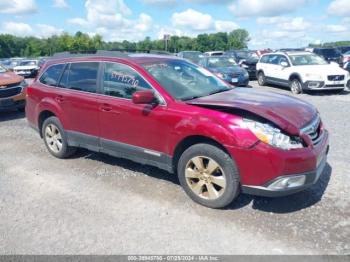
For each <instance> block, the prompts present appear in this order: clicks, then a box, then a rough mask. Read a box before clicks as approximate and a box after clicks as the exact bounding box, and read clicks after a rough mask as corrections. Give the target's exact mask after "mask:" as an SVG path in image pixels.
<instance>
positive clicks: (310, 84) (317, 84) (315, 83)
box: [308, 82, 320, 88]
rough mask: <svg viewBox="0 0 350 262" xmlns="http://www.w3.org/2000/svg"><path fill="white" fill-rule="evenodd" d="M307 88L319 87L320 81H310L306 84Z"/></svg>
mask: <svg viewBox="0 0 350 262" xmlns="http://www.w3.org/2000/svg"><path fill="white" fill-rule="evenodd" d="M308 87H309V88H319V87H320V82H310V83H309V85H308Z"/></svg>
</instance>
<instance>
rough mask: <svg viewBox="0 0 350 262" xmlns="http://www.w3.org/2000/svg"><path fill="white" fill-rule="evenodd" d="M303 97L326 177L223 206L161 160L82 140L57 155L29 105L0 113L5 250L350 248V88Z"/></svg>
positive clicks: (0, 219)
mask: <svg viewBox="0 0 350 262" xmlns="http://www.w3.org/2000/svg"><path fill="white" fill-rule="evenodd" d="M252 86H253V87H254V88H259V89H264V90H266V91H273V92H279V93H286V94H289V92H288V91H286V90H283V89H278V88H272V87H264V88H261V87H257V84H256V83H255V82H252ZM299 97H300V98H301V99H304V100H307V101H309V102H311V103H312V104H314V105H315V106H317V107H318V109H319V111H320V112H321V115H322V117H323V119H324V122H325V124H326V126H327V128H328V129H329V131H330V133H331V151H330V155H329V161H328V166H327V168H326V170H325V172H324V173H323V175H322V177H321V179H320V181H319V182H318V184H316V185H315V186H314V187H312V188H310V189H309V190H307V191H305V192H301V193H298V194H296V195H292V196H289V197H283V198H276V199H270V198H262V197H252V196H248V195H241V196H240V197H239V198H238V200H237V201H236V202H235V203H233V204H232V205H231V206H229V207H228V208H226V209H224V210H212V209H208V208H205V207H202V206H199V205H197V204H195V203H194V202H192V201H191V200H190V199H189V198H188V197H187V196H186V195H185V194H184V192H183V191H182V189H181V187H180V186H179V184H178V181H177V179H176V177H175V176H174V175H171V174H169V173H166V172H164V171H161V170H159V169H157V168H153V167H150V166H143V165H139V164H136V163H133V162H130V161H126V160H122V159H117V158H113V157H109V156H106V155H102V154H95V153H91V152H88V151H84V150H81V151H80V152H79V154H78V155H77V156H75V157H74V158H71V159H68V160H58V159H55V158H53V157H52V156H50V155H49V154H48V152H47V150H46V148H45V146H44V144H43V142H42V141H41V140H40V138H39V136H38V135H37V133H35V131H33V130H32V129H30V128H29V127H28V126H27V122H26V120H25V118H24V115H23V114H21V113H17V112H8V113H0V137H1V140H0V145H1V151H0V254H349V253H350V241H349V239H350V200H349V196H350V183H349V182H350V171H349V168H348V167H349V158H350V150H349V148H350V140H349V137H350V121H349V120H350V118H349V113H350V93H349V92H347V91H344V92H343V93H341V94H330V93H327V94H303V95H300V96H299Z"/></svg>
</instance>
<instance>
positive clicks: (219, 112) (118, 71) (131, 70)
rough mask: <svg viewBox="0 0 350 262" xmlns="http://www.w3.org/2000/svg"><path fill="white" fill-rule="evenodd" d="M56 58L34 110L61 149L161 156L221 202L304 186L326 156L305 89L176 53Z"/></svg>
mask: <svg viewBox="0 0 350 262" xmlns="http://www.w3.org/2000/svg"><path fill="white" fill-rule="evenodd" d="M56 58H57V59H55V60H50V61H48V62H47V63H46V64H45V66H44V67H43V69H42V71H41V73H40V74H39V77H38V78H37V80H36V81H34V83H33V84H32V85H31V86H30V87H28V90H27V106H26V114H27V119H28V122H29V123H30V125H31V126H32V127H34V128H35V129H36V130H38V132H39V134H40V136H41V137H42V138H43V140H44V142H45V145H46V147H47V149H48V151H49V152H50V153H51V154H52V155H53V156H55V157H57V158H67V157H69V156H71V155H72V154H73V153H74V152H75V150H76V148H77V147H84V148H87V149H90V150H93V151H97V152H103V153H106V154H110V155H113V156H116V157H123V158H127V159H131V160H133V161H136V162H139V163H142V164H149V165H154V166H156V167H159V168H161V169H165V170H167V171H169V172H174V173H177V175H178V178H179V181H180V184H181V185H182V187H183V188H184V190H185V191H186V193H187V194H188V195H189V196H190V197H191V198H192V199H193V200H194V201H196V202H198V203H200V204H202V205H205V206H208V207H213V208H219V207H223V206H226V205H228V204H229V203H230V202H232V200H233V199H235V198H236V197H237V195H238V194H239V193H240V192H244V193H250V194H255V195H263V196H281V195H287V194H292V193H295V192H298V191H301V190H303V189H305V188H308V187H310V186H311V185H313V184H314V183H316V181H317V180H318V178H319V177H320V175H321V173H322V171H323V169H324V167H325V165H326V161H327V153H328V132H327V130H326V129H325V128H324V126H323V124H322V121H321V118H320V116H319V114H318V112H317V110H316V108H315V107H313V106H312V105H310V104H308V103H306V102H303V101H301V100H299V99H296V98H292V97H289V96H285V95H279V94H275V93H265V92H261V91H256V90H252V89H246V88H232V86H231V85H229V84H228V83H227V82H225V81H223V80H222V79H221V78H219V77H217V76H216V75H214V74H213V73H211V72H209V71H208V70H206V69H204V68H202V67H199V66H197V65H195V64H192V63H190V62H188V61H186V60H183V59H180V58H176V57H171V56H158V55H145V54H123V53H114V52H112V53H109V52H98V53H97V54H95V55H92V56H81V57H70V56H69V55H63V56H61V57H60V58H59V57H56Z"/></svg>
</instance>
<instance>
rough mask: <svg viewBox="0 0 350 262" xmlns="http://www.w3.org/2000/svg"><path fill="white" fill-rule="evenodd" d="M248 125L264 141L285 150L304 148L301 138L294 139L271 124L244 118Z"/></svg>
mask: <svg viewBox="0 0 350 262" xmlns="http://www.w3.org/2000/svg"><path fill="white" fill-rule="evenodd" d="M244 123H245V125H246V127H248V128H249V129H250V131H252V132H253V133H254V134H255V135H256V137H257V138H258V139H259V140H260V141H261V142H263V143H265V144H269V145H271V146H274V147H278V148H281V149H284V150H291V149H297V148H303V144H302V141H301V139H300V140H299V139H298V141H297V139H292V138H291V137H290V136H288V135H285V134H283V133H282V132H281V130H279V129H278V128H275V127H273V126H271V125H269V124H263V123H260V122H256V121H253V120H249V119H244Z"/></svg>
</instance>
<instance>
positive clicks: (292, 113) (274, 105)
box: [187, 88, 317, 135]
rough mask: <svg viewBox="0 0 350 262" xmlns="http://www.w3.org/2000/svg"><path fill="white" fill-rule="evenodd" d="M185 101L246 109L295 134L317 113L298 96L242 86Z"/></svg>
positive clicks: (194, 103) (201, 104) (200, 104)
mask: <svg viewBox="0 0 350 262" xmlns="http://www.w3.org/2000/svg"><path fill="white" fill-rule="evenodd" d="M187 103H188V104H191V105H198V106H216V107H223V108H232V109H241V110H244V111H248V112H250V113H253V114H256V115H258V116H260V117H263V118H265V119H267V120H269V121H271V122H272V123H274V124H276V125H277V126H278V127H280V128H281V129H282V130H284V131H286V132H288V133H289V134H291V135H298V134H299V132H300V129H301V128H302V127H304V126H305V125H306V124H308V123H309V122H310V121H311V120H312V119H313V118H314V117H315V116H316V114H317V110H316V108H315V107H314V106H312V105H311V104H309V103H307V102H304V101H302V100H300V99H297V98H294V97H291V96H287V95H282V94H277V93H273V92H263V91H257V90H253V89H246V88H235V89H233V90H231V91H227V92H223V93H219V94H214V95H211V96H206V97H201V98H196V99H193V100H190V101H187Z"/></svg>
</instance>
